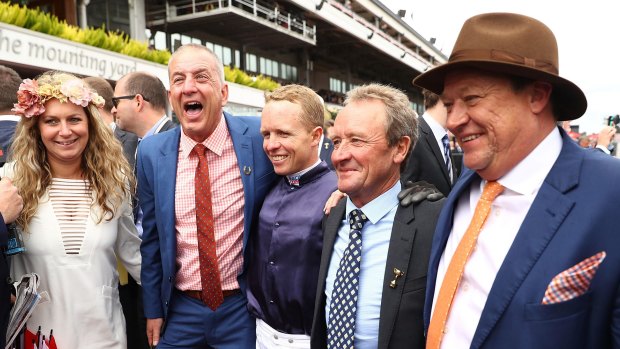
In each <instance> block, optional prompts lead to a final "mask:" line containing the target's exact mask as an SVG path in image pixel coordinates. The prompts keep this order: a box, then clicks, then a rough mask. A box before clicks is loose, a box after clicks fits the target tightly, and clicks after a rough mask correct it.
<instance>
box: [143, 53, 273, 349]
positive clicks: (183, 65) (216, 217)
mask: <svg viewBox="0 0 620 349" xmlns="http://www.w3.org/2000/svg"><path fill="white" fill-rule="evenodd" d="M168 69H169V75H170V92H169V99H170V103H171V105H172V107H173V109H174V112H175V113H176V115H177V117H178V118H179V121H180V123H181V127H180V128H175V129H172V130H170V131H166V132H163V133H159V134H156V135H154V136H152V137H148V138H146V139H144V141H143V142H142V143H141V145H140V147H139V149H138V157H137V169H138V183H140V185H139V189H138V196H139V200H140V204H141V207H142V210H143V212H144V218H143V222H142V226H143V229H144V233H143V236H142V239H143V242H142V247H141V253H142V286H143V290H144V313H145V315H146V317H147V336H148V337H149V342H150V343H152V344H153V345H158V348H205V347H213V348H250V347H253V346H254V345H255V323H254V321H253V320H252V318H251V317H250V315H249V313H248V311H247V308H246V306H247V300H246V297H245V289H246V285H245V271H246V270H247V261H248V256H247V253H246V252H247V250H246V246H247V241H248V235H249V231H250V227H251V226H252V224H253V222H254V221H255V219H256V217H257V214H258V212H259V209H260V206H261V204H262V201H263V198H264V196H265V194H266V193H267V191H268V189H269V188H271V186H272V184H273V181H274V179H275V174H274V171H273V167H272V165H271V163H270V162H269V160H268V159H267V157H266V156H265V153H264V152H263V149H262V141H263V140H262V136H261V135H260V133H259V127H260V120H259V119H258V118H249V117H243V118H242V117H232V116H231V115H229V114H227V113H224V112H223V111H222V107H223V106H224V105H225V104H226V101H227V98H228V86H227V85H226V82H225V81H224V73H223V67H222V63H221V62H220V61H219V60H218V59H217V57H216V56H215V55H214V54H213V52H211V51H210V50H208V49H207V48H205V47H204V46H200V45H195V44H189V45H185V46H182V47H181V48H179V49H178V50H177V51H175V53H174V54H173V55H172V57H171V59H170V62H169V67H168ZM198 143H202V144H203V145H205V146H206V148H207V151H206V155H205V157H206V158H207V159H208V166H209V178H210V187H211V193H212V195H211V197H212V208H213V209H212V211H213V223H214V224H213V225H214V230H215V234H214V235H215V241H216V246H217V263H218V266H219V269H220V270H219V275H220V280H221V285H222V287H221V288H222V296H223V302H222V303H221V304H220V305H219V306H217V307H215V309H211V307H209V306H207V305H206V304H205V303H206V300H205V301H203V296H202V295H203V294H202V293H201V279H200V270H199V269H200V268H199V264H200V263H199V261H198V255H199V253H198V243H197V238H196V234H197V233H196V229H197V228H196V209H195V206H196V205H195V204H196V203H195V201H194V174H195V172H196V162H197V161H198V159H197V158H198V156H195V154H194V153H193V151H192V152H189V151H187V150H188V148H187V147H188V145H189V146H190V148H189V149H192V147H193V146H194V144H198ZM192 158H194V160H193V161H194V164H193V167H191V166H187V165H188V164H189V165H192ZM184 170H187V171H184ZM179 175H180V176H179ZM222 246H224V247H225V250H221V247H222ZM164 320H165V322H164ZM164 324H165V325H164ZM160 334H161V336H160Z"/></svg>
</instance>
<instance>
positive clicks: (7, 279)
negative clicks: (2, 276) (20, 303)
mask: <svg viewBox="0 0 620 349" xmlns="http://www.w3.org/2000/svg"><path fill="white" fill-rule="evenodd" d="M6 283H7V284H9V285H11V284H12V283H13V279H11V277H10V276H7V278H6Z"/></svg>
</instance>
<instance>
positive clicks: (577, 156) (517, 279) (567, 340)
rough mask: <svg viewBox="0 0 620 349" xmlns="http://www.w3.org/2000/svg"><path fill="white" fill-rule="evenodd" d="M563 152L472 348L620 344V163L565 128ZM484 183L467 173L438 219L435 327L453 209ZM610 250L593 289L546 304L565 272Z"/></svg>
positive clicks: (504, 268)
mask: <svg viewBox="0 0 620 349" xmlns="http://www.w3.org/2000/svg"><path fill="white" fill-rule="evenodd" d="M560 132H561V134H562V151H561V152H560V155H559V157H558V159H557V161H556V162H555V164H554V165H553V167H552V168H551V171H550V172H549V174H548V175H547V177H546V178H545V181H544V182H543V184H542V186H541V188H540V190H539V191H538V194H537V196H536V198H535V199H534V202H533V203H532V206H531V208H530V210H529V212H528V213H527V215H526V216H525V220H524V221H523V224H522V225H521V228H520V229H519V231H518V233H517V236H516V238H515V240H514V242H513V243H512V246H511V247H510V250H509V251H508V254H507V255H506V259H505V260H504V262H503V263H502V265H501V267H500V269H499V271H498V274H497V277H496V278H495V281H494V283H493V286H492V287H491V290H490V292H489V295H488V298H487V302H486V304H485V306H484V309H483V311H482V316H481V318H480V322H479V323H478V327H477V328H476V332H475V334H474V337H473V339H472V343H471V348H476V349H477V348H502V349H511V348H515V349H516V348H528V349H537V348H541V349H543V348H563V349H570V348H575V349H577V348H580V349H581V348H596V349H605V348H618V347H619V345H620V290H619V286H620V232H619V231H618V230H619V228H618V218H617V216H616V215H617V214H618V213H619V212H620V200H619V198H620V185H619V184H618V183H619V180H620V161H618V160H617V159H614V158H612V157H610V156H608V155H604V154H602V153H600V152H597V151H594V150H591V149H590V150H586V149H582V148H580V147H579V146H578V145H577V144H576V143H575V142H574V141H573V140H571V139H570V138H569V137H568V136H567V135H566V133H565V132H564V131H563V130H560ZM476 178H479V177H478V175H477V174H476V173H475V172H472V171H471V170H465V172H464V173H463V174H462V175H461V178H460V179H459V181H458V182H457V184H456V185H455V187H454V188H453V189H452V192H451V193H450V196H449V197H448V199H447V201H446V204H445V206H444V208H443V210H442V212H441V215H440V216H439V221H438V225H437V230H436V232H435V236H434V239H433V247H432V252H431V259H430V265H429V273H428V276H429V277H428V287H427V291H426V304H425V307H424V323H425V328H426V330H428V325H429V321H430V316H431V306H432V301H433V295H434V292H435V280H436V277H437V267H438V265H439V260H440V258H441V255H442V253H443V251H444V248H445V246H446V242H447V240H448V235H449V234H450V230H451V228H452V220H453V216H454V208H455V206H456V204H457V202H458V198H459V197H460V196H461V195H468V193H469V187H470V185H471V183H472V181H473V180H474V179H476ZM601 251H606V253H607V257H606V259H605V260H604V261H603V263H602V264H601V265H600V267H599V269H598V271H597V272H596V275H595V276H594V279H593V280H592V282H591V284H590V288H589V290H588V291H587V292H586V293H585V294H583V295H581V296H579V297H577V298H574V299H572V300H569V301H566V302H562V303H557V304H551V305H543V304H541V301H542V299H543V297H544V294H545V291H546V289H547V286H548V285H549V283H550V282H551V280H552V279H553V278H554V277H555V276H556V275H558V274H559V273H561V272H562V271H564V270H566V269H568V268H570V267H572V266H574V265H575V264H577V263H579V262H581V261H582V260H584V259H586V258H588V257H590V256H593V255H595V254H596V253H598V252H601Z"/></svg>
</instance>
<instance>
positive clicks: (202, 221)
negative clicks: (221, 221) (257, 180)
mask: <svg viewBox="0 0 620 349" xmlns="http://www.w3.org/2000/svg"><path fill="white" fill-rule="evenodd" d="M206 150H207V148H206V147H205V146H204V145H202V144H200V143H199V144H196V146H195V147H194V150H192V152H193V153H194V154H195V155H197V156H198V167H196V176H195V178H194V181H195V182H194V185H195V192H196V230H197V235H198V257H199V260H200V282H201V284H202V301H203V302H204V303H205V304H206V305H207V306H208V307H209V308H211V310H216V309H217V307H218V306H219V305H220V304H222V302H223V301H224V296H223V295H222V283H221V280H220V267H219V265H218V263H217V253H216V250H215V247H216V245H215V232H214V228H213V211H212V205H211V184H210V182H209V165H208V164H207V159H206V158H205V152H206Z"/></svg>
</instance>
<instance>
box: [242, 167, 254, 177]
mask: <svg viewBox="0 0 620 349" xmlns="http://www.w3.org/2000/svg"><path fill="white" fill-rule="evenodd" d="M243 173H245V174H246V175H249V174H250V173H252V167H250V166H243Z"/></svg>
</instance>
